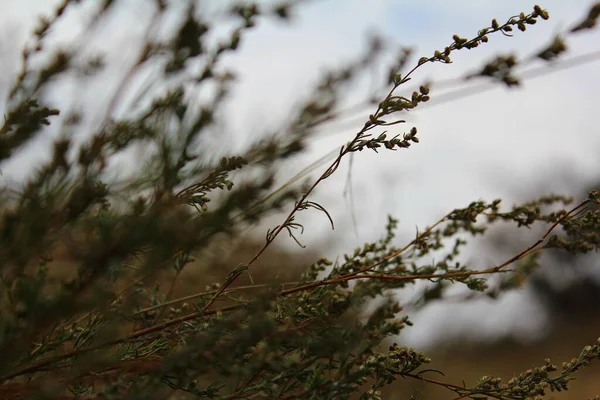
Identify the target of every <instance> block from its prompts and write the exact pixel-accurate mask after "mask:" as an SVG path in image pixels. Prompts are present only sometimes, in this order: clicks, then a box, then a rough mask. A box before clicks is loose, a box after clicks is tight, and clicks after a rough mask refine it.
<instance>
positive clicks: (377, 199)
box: [0, 0, 600, 398]
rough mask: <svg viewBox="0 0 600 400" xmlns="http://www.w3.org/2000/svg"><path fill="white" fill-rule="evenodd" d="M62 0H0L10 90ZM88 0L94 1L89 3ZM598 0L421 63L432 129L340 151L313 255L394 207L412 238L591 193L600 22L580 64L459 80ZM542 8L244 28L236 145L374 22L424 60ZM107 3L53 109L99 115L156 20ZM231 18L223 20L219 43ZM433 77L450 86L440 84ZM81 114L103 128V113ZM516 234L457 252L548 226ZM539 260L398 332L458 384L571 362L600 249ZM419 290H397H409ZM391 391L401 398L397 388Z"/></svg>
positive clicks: (3, 85) (349, 11) (394, 6)
mask: <svg viewBox="0 0 600 400" xmlns="http://www.w3.org/2000/svg"><path fill="white" fill-rule="evenodd" d="M56 3H57V2H56V1H51V0H21V1H13V0H0V8H1V9H2V13H0V70H1V71H2V74H0V97H1V98H2V99H5V98H6V96H7V91H8V87H9V85H10V82H11V81H12V79H14V77H15V76H16V74H17V73H18V71H19V68H20V51H21V49H22V46H23V45H24V44H25V43H26V41H27V40H28V35H29V33H30V32H31V30H32V29H33V27H34V25H35V24H36V22H37V18H38V17H39V16H40V15H44V14H46V15H47V14H49V13H50V12H51V10H52V8H53V6H54V5H56ZM84 3H85V2H84ZM87 3H88V4H90V7H93V4H94V3H95V2H94V1H89V2H87ZM96 3H97V2H96ZM592 3H593V2H590V1H584V0H572V1H561V0H547V1H545V2H544V3H542V4H540V5H541V6H542V7H544V8H546V9H547V10H548V11H549V13H550V20H548V21H540V22H539V23H538V24H536V25H535V26H531V27H529V29H528V30H527V32H516V33H515V35H514V37H512V38H507V37H502V36H501V35H496V36H493V37H491V38H490V42H489V43H488V44H487V45H485V46H482V47H479V48H477V49H475V50H470V51H462V52H459V53H456V55H455V56H454V57H453V61H454V63H453V64H451V65H433V66H426V67H425V68H422V69H420V70H419V72H418V73H417V74H415V75H414V78H413V80H414V83H415V84H416V85H418V84H419V83H422V82H433V83H434V84H433V86H432V92H431V96H432V100H431V102H430V103H427V104H424V105H422V106H421V107H419V108H418V109H417V110H415V111H413V112H411V113H410V114H407V115H406V116H403V118H404V119H406V120H407V125H406V130H407V129H408V128H409V127H410V126H413V125H414V126H417V127H418V129H419V137H420V139H421V142H420V143H419V144H418V145H415V146H413V147H411V148H410V149H409V150H408V151H402V152H390V153H385V152H383V153H380V154H368V153H365V152H363V153H360V154H357V155H356V156H354V157H353V158H352V163H351V164H350V163H348V161H346V163H345V164H344V165H343V166H342V168H340V170H339V171H338V172H337V173H336V175H335V176H333V177H332V178H331V179H330V180H329V181H327V185H326V186H323V187H322V188H321V189H320V190H319V191H318V192H317V193H316V195H315V200H316V201H318V202H319V203H321V204H322V205H323V206H325V207H326V208H327V209H328V210H329V211H330V212H331V214H332V217H333V218H334V220H335V222H336V229H335V230H334V231H332V230H331V228H330V226H329V223H328V221H327V219H326V218H324V217H323V216H322V215H319V214H317V213H311V212H306V213H304V214H302V215H301V216H300V222H302V223H304V224H305V226H306V228H307V229H306V232H305V234H304V235H303V236H302V240H303V243H304V244H306V245H307V248H308V251H309V253H308V254H310V255H313V254H314V255H315V257H316V255H326V256H329V257H331V258H336V257H338V256H341V255H342V254H343V253H344V252H350V251H351V250H352V249H354V248H355V247H356V246H359V245H362V244H363V243H364V242H365V241H371V240H373V239H375V238H377V237H378V236H380V235H381V234H382V233H383V227H384V225H385V222H386V219H387V215H392V216H394V217H396V218H398V219H400V234H399V238H398V241H399V243H403V242H405V241H406V240H410V238H412V237H413V235H414V232H415V227H416V226H419V227H424V226H425V225H428V224H431V223H433V222H434V221H436V220H437V219H439V218H440V217H441V216H443V215H444V214H446V213H447V212H448V211H450V210H452V209H454V208H457V207H463V206H466V205H467V204H469V203H470V202H471V201H474V200H478V199H485V200H493V199H496V198H502V199H503V200H504V202H505V203H506V205H507V206H508V205H511V204H512V203H513V202H522V201H526V200H529V199H533V198H535V197H536V196H539V195H542V194H550V193H561V194H569V195H572V196H575V197H576V198H578V199H580V198H582V197H584V196H585V194H586V191H587V190H588V189H591V188H597V187H599V186H600V128H599V127H598V107H599V105H600V100H599V96H598V93H600V62H599V61H600V45H599V44H598V43H600V29H596V30H594V31H587V32H586V33H582V34H578V35H572V36H569V37H568V38H567V45H568V47H569V50H568V53H567V55H566V57H565V58H564V60H569V59H571V60H573V62H572V63H571V64H565V63H562V62H561V61H559V62H558V63H557V64H556V65H552V64H545V63H543V62H541V61H540V62H536V61H534V62H531V63H529V64H527V66H526V67H524V68H523V69H522V70H521V72H524V76H526V77H527V76H528V78H524V79H523V84H522V85H521V86H519V87H517V88H512V89H507V88H505V87H502V86H500V85H497V84H486V83H485V82H483V81H475V82H471V81H470V82H465V81H464V80H462V79H461V77H464V76H465V75H466V74H467V73H469V72H474V71H476V70H477V69H478V68H479V67H480V66H482V65H483V63H484V62H486V61H488V60H490V59H491V58H492V57H493V56H494V55H496V54H499V53H500V54H506V53H515V54H517V55H518V57H519V58H525V57H529V56H531V55H533V54H535V53H536V52H537V51H538V50H539V49H541V48H542V47H543V46H545V45H547V44H548V43H549V42H550V41H551V40H552V39H553V37H554V36H555V35H556V34H560V33H562V32H564V31H566V30H568V29H569V27H571V26H572V25H573V24H574V23H575V22H577V21H579V20H581V19H582V18H583V17H584V16H585V14H586V12H587V10H588V9H589V8H590V6H591V5H592ZM230 4H231V2H230V1H217V0H209V1H205V2H204V4H203V6H204V7H206V9H207V12H215V11H218V10H219V9H220V8H225V7H227V6H228V5H230ZM534 4H535V3H534V2H530V1H523V0H505V1H502V2H498V1H478V2H472V1H466V0H456V1H452V2H445V1H435V0H371V1H364V0H315V1H309V2H306V3H305V4H302V5H301V6H300V7H298V8H297V10H296V12H294V13H293V18H292V23H291V24H284V23H281V22H276V21H265V20H263V21H261V23H260V24H259V26H258V27H257V28H256V29H255V30H254V31H253V32H252V33H250V34H249V35H248V36H247V37H245V38H244V40H243V42H242V44H241V48H240V51H239V52H238V53H237V54H235V55H234V56H231V57H229V58H228V59H227V62H228V63H229V64H230V65H231V66H232V67H233V68H234V69H235V70H236V72H237V74H238V77H239V81H238V84H237V86H236V88H235V90H234V92H233V96H232V97H231V98H230V99H229V102H228V105H227V107H228V108H227V109H228V114H227V117H226V119H227V124H228V128H229V129H228V130H227V132H223V133H222V135H225V136H226V138H227V141H228V142H230V143H232V146H233V148H238V149H242V148H243V147H244V146H246V145H247V144H248V143H250V142H251V141H252V140H255V139H256V138H257V137H259V136H260V135H261V134H262V133H265V132H269V131H272V130H276V129H277V127H278V126H279V124H280V123H281V122H282V120H283V119H284V118H285V117H286V116H287V115H288V113H289V111H290V110H292V109H293V107H294V105H295V104H297V100H298V98H299V96H303V95H306V94H308V88H309V87H310V86H311V84H312V83H314V82H315V80H316V79H317V78H318V77H319V76H320V74H321V73H322V72H323V71H324V70H325V69H327V68H328V67H334V66H339V65H343V64H344V63H345V62H348V61H349V60H351V59H352V58H353V57H355V56H356V55H357V54H359V53H360V52H361V51H364V50H365V49H366V46H367V43H368V40H367V37H368V35H372V34H374V33H376V34H379V35H381V36H382V37H384V38H385V40H386V41H387V42H388V43H390V51H389V54H388V55H384V58H385V57H388V58H389V59H393V58H394V57H396V56H397V54H398V51H397V49H398V48H400V47H402V46H406V47H411V48H412V49H413V50H414V55H415V58H414V59H413V62H416V59H417V58H418V57H420V56H423V55H431V54H432V53H433V51H434V50H435V49H443V48H444V47H445V46H446V45H448V44H450V43H451V41H452V35H453V34H459V35H460V36H463V37H470V36H472V35H475V34H476V33H477V31H478V30H479V29H481V28H482V27H484V26H487V25H488V24H489V23H490V21H491V20H492V18H496V19H498V21H505V20H506V19H508V18H510V17H511V16H512V15H516V14H518V13H519V12H521V11H523V12H530V10H531V9H532V8H533V6H534ZM88 14H89V13H88ZM88 14H86V10H85V7H82V9H81V10H80V11H79V12H77V13H70V14H67V15H66V18H65V21H64V22H63V23H62V24H61V25H60V26H58V27H57V29H56V30H55V31H53V32H52V41H51V43H53V44H54V45H56V46H60V45H64V44H68V43H70V42H71V41H72V40H73V38H77V37H79V36H80V35H82V34H83V30H84V27H85V26H86V15H88ZM113 14H114V15H111V18H110V19H109V20H108V22H107V23H106V24H104V25H103V26H101V27H98V31H97V32H95V33H94V35H93V40H92V42H91V45H90V46H93V47H94V48H95V49H96V48H97V49H101V50H103V51H106V54H107V56H108V57H109V59H108V61H109V62H108V68H106V69H105V70H104V71H103V72H102V74H100V75H99V76H98V77H95V78H94V79H92V80H90V81H89V82H88V83H87V84H86V85H84V86H82V85H81V84H80V83H79V81H77V80H76V79H64V80H61V81H60V82H59V83H58V84H57V85H56V86H55V88H54V90H53V92H52V93H50V94H48V95H49V96H50V98H51V99H52V101H53V102H55V103H56V104H54V105H55V106H57V107H59V108H64V107H66V108H69V107H73V106H74V104H77V105H80V106H81V107H82V108H85V107H91V108H92V109H94V110H98V114H101V113H102V111H103V110H105V109H106V108H107V107H109V106H110V105H109V104H108V103H109V100H108V99H109V97H110V96H109V94H110V93H111V92H113V91H114V90H115V88H116V87H117V86H118V83H119V82H120V80H121V79H122V75H123V73H124V71H126V70H127V66H128V65H131V63H132V62H133V60H134V59H135V57H136V52H135V51H134V49H135V48H136V46H139V45H140V43H141V42H142V41H143V40H144V38H145V35H146V34H147V27H148V24H149V23H150V18H151V10H150V8H149V7H148V0H127V1H121V2H120V4H119V6H118V7H116V8H115V10H114V11H113ZM228 29H229V26H228V25H227V23H226V22H223V25H222V26H219V29H217V31H216V32H215V40H218V37H219V34H224V33H226V32H227V30H228ZM393 46H396V47H395V48H394V47H393ZM394 49H395V50H394ZM382 65H383V63H382ZM525 71H533V72H529V73H528V72H525ZM384 74H385V71H384V70H383V68H379V69H378V68H374V69H373V71H371V74H370V75H369V74H367V75H369V76H367V77H366V78H365V79H364V81H361V82H359V83H357V85H356V88H353V90H351V91H350V92H349V93H348V98H347V99H345V100H344V103H345V104H346V105H347V106H348V107H349V108H348V109H349V110H350V111H349V112H348V113H346V114H344V119H342V120H341V121H337V122H335V123H332V124H330V125H326V126H324V127H323V129H322V131H320V132H319V134H318V135H317V136H316V137H315V140H314V141H313V142H312V144H311V148H310V151H309V152H308V153H307V154H305V155H304V156H302V157H298V158H295V159H293V160H291V161H290V162H289V165H287V166H286V167H285V168H283V169H282V170H281V171H280V176H279V178H280V179H281V181H282V182H285V181H286V180H287V179H288V178H290V177H291V176H293V175H294V174H295V173H296V172H297V171H298V170H299V169H301V168H304V167H305V166H307V165H309V164H310V163H311V162H313V161H314V160H316V159H318V158H319V157H321V156H323V155H325V154H328V153H330V152H331V151H332V150H335V149H336V148H339V146H341V145H343V144H344V143H345V142H346V141H348V140H350V138H351V137H352V136H353V134H354V132H356V131H357V129H359V128H360V127H361V126H362V124H363V123H364V121H365V119H366V118H367V117H368V115H369V114H370V113H371V112H372V111H371V109H372V106H370V105H369V104H367V103H365V101H364V100H365V98H366V97H368V96H369V95H371V94H374V93H381V92H378V91H377V89H378V88H380V86H381V85H380V83H381V81H382V79H381V75H384ZM527 74H529V75H527ZM436 82H441V83H443V84H439V85H437V86H436V84H435V83H436ZM410 93H411V90H410V87H408V88H406V94H407V95H410ZM436 96H437V97H436ZM4 110H5V104H4V102H0V112H4ZM116 112H117V113H118V112H119V110H118V107H117V110H116ZM88 118H89V121H88V123H89V124H93V123H94V118H95V117H94V115H90V116H89V117H88ZM398 129H399V130H400V131H402V129H403V127H399V128H398ZM54 133H55V132H54ZM54 133H53V131H52V129H50V130H49V132H48V134H47V135H43V137H41V138H38V139H37V140H36V141H35V142H34V143H32V144H31V145H29V146H28V147H27V148H26V149H25V150H24V151H23V152H22V153H21V155H20V156H19V157H18V158H17V159H16V160H11V161H10V162H9V163H6V164H3V165H1V166H0V168H1V169H2V176H1V177H0V178H2V180H3V181H5V182H14V181H20V180H22V179H24V178H25V177H26V176H27V174H28V173H30V172H31V171H32V168H34V167H35V165H36V162H37V161H38V160H40V159H41V158H43V157H46V156H47V149H48V148H49V146H48V145H49V143H50V142H51V140H52V137H53V134H54ZM83 139H84V138H81V140H83ZM219 139H220V138H219ZM215 143H220V142H219V141H215ZM215 143H213V145H214V146H217V147H218V145H217V144H215ZM207 145H211V144H210V143H208V144H207ZM217 147H215V151H218V150H219V149H218V148H217ZM131 156H132V155H130V159H127V157H125V158H124V159H122V160H119V162H120V163H122V165H123V168H122V169H123V170H124V171H126V170H127V169H128V168H132V167H133V164H134V161H132V159H131ZM322 168H325V167H324V166H323V167H322ZM349 182H350V183H349ZM350 189H351V190H350ZM263 228H266V227H262V226H259V227H257V228H256V230H255V232H250V233H249V238H252V237H253V235H255V237H256V238H258V239H257V240H260V238H262V237H263V235H264V231H265V229H263ZM519 231H521V230H519ZM519 231H516V230H515V229H513V228H510V229H509V228H500V229H497V230H494V231H493V232H492V235H491V238H489V239H487V240H486V241H477V242H474V243H473V244H471V245H470V246H469V247H468V253H467V254H466V255H465V258H464V259H465V260H467V261H469V262H470V264H471V265H473V266H474V267H477V268H479V267H481V268H484V267H489V266H491V265H494V264H498V263H500V262H502V261H504V260H505V259H507V258H509V257H510V256H512V255H514V254H515V253H516V252H518V251H519V250H520V249H521V248H523V247H525V246H526V245H528V243H530V242H531V240H533V239H534V238H536V237H537V236H536V234H539V231H537V230H535V229H534V230H532V231H531V232H525V233H522V232H519ZM538 236H539V235H538ZM249 240H250V241H251V240H252V239H249ZM278 246H279V250H278V252H277V253H275V254H276V255H272V257H277V260H279V261H280V260H282V259H283V258H285V257H291V258H294V257H297V255H298V252H299V251H300V250H299V249H298V248H297V247H295V244H294V243H293V241H291V240H287V239H284V238H283V237H282V238H280V239H279V242H278ZM249 247H250V248H251V247H252V246H251V245H249ZM240 251H241V250H240ZM302 251H304V250H302ZM307 259H310V256H308V257H307ZM543 261H544V268H543V269H542V270H540V271H538V272H537V273H536V274H535V277H534V279H533V280H532V281H530V282H528V283H527V284H526V285H525V286H524V287H523V288H522V290H519V291H513V292H510V293H507V294H505V295H504V296H502V297H501V298H499V299H496V300H491V299H480V300H471V301H468V302H462V301H448V302H436V303H435V304H432V305H431V306H428V307H426V308H425V309H420V310H418V311H417V310H412V309H410V307H407V310H406V312H408V313H410V314H411V318H412V321H413V322H414V323H415V325H414V327H411V328H410V329H407V330H405V331H404V332H403V333H402V335H401V337H399V338H398V339H397V340H398V341H399V342H401V343H403V344H408V345H410V346H415V347H418V348H424V349H425V350H427V351H430V352H432V354H433V355H434V359H436V360H439V361H438V362H439V364H435V365H434V366H435V367H440V369H442V370H445V371H446V370H449V368H448V366H451V367H452V369H451V370H452V373H453V374H455V376H447V377H446V378H445V379H446V380H448V381H452V380H453V379H454V380H456V379H469V378H472V379H475V378H478V377H480V376H482V375H500V376H503V377H511V376H512V374H513V373H514V372H517V371H519V370H524V369H527V368H530V367H532V366H533V365H540V364H542V363H543V359H544V358H546V357H548V356H550V357H552V359H553V361H556V362H562V361H566V360H567V359H569V358H570V357H572V356H574V355H575V354H576V353H577V352H578V351H579V350H580V348H581V347H582V346H583V345H585V344H587V343H593V342H594V341H595V339H596V337H598V336H600V329H598V322H597V318H595V316H597V315H598V313H597V310H598V306H599V305H600V304H599V303H600V296H598V293H599V291H598V282H600V274H599V273H598V271H599V270H600V265H599V263H598V256H597V255H596V254H592V255H590V256H588V257H585V258H578V259H572V258H570V257H567V256H565V255H560V254H549V255H547V256H545V258H543ZM420 289H422V285H417V288H416V289H415V290H416V291H417V292H418V290H420ZM460 290H461V288H457V289H456V293H460ZM414 293H415V292H403V293H399V294H398V296H399V298H400V299H401V301H403V302H406V303H407V304H408V303H410V299H411V297H412V296H413V295H414ZM465 349H466V350H465ZM598 371H599V370H598V369H596V370H592V369H591V370H589V371H586V372H585V373H582V375H581V382H577V384H575V385H574V387H576V388H578V389H579V390H580V391H579V392H575V391H573V392H569V395H568V397H560V398H584V397H585V396H592V395H595V394H598V393H600V392H598V391H595V390H596V389H595V387H594V386H593V385H592V383H593V381H594V374H597V373H598ZM412 385H413V387H414V382H413V383H412ZM393 390H395V391H396V393H405V392H403V391H401V390H400V389H393ZM426 390H430V389H426ZM388 394H389V395H390V396H392V392H390V393H388ZM425 394H426V396H425V398H447V397H446V396H447V395H446V396H444V394H443V392H441V393H438V392H430V391H426V392H425ZM438 396H439V397H438ZM398 398H403V397H398ZM556 398H559V397H558V396H557V397H556Z"/></svg>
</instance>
